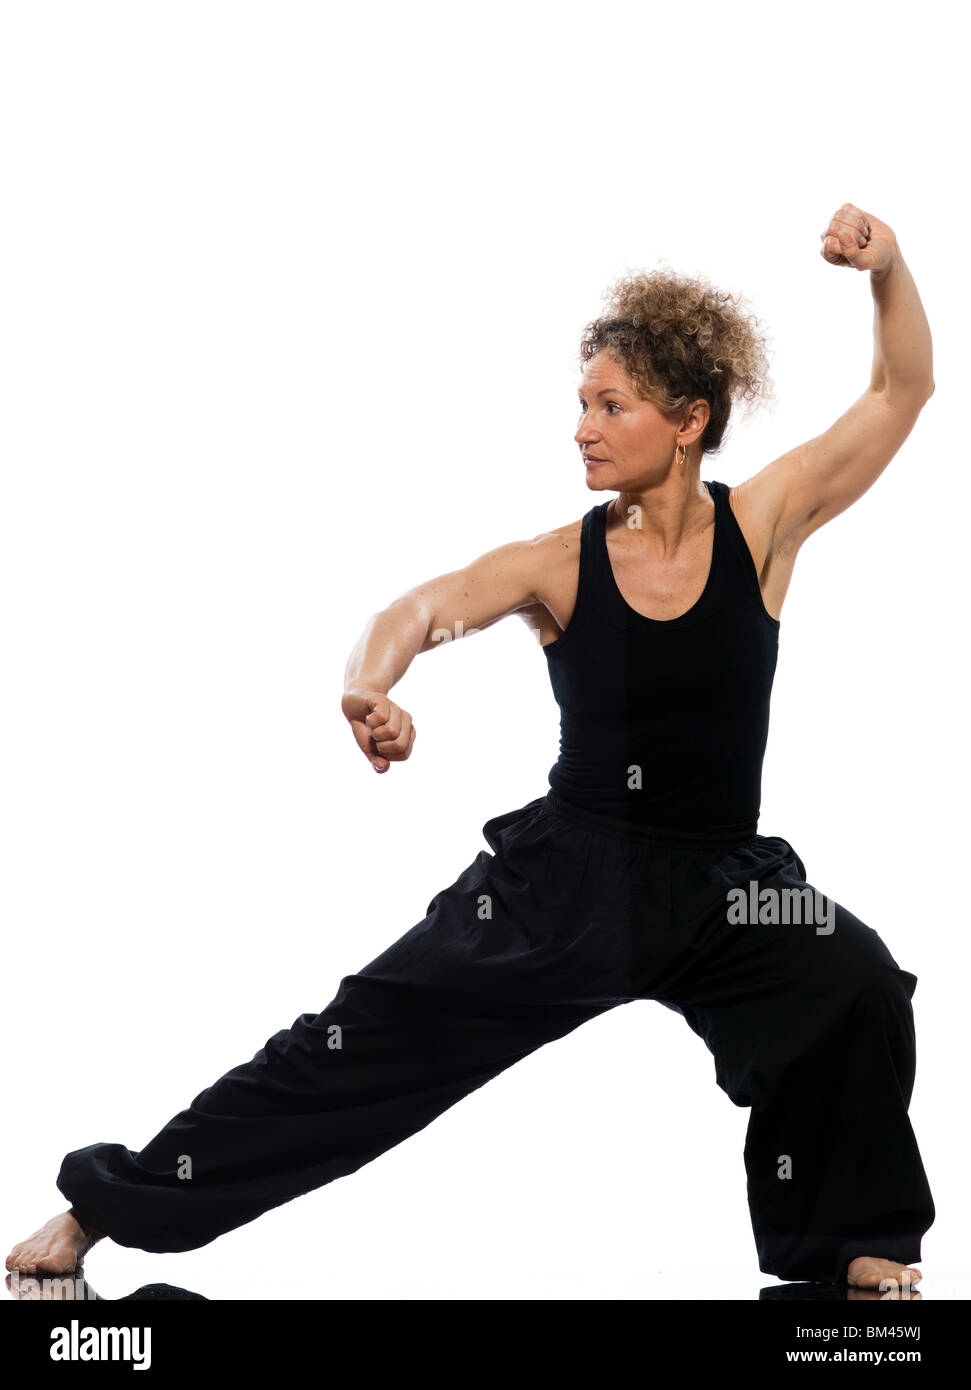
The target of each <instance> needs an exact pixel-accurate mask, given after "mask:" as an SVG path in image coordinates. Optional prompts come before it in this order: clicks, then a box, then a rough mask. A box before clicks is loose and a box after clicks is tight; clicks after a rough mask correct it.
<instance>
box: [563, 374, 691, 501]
mask: <svg viewBox="0 0 971 1390" xmlns="http://www.w3.org/2000/svg"><path fill="white" fill-rule="evenodd" d="M579 395H580V424H579V427H578V429H577V432H576V434H575V435H574V436H573V437H574V439H575V440H576V442H577V443H578V444H579V446H580V450H581V453H582V454H583V456H584V460H585V466H586V475H587V486H588V487H591V488H596V489H600V488H608V489H611V490H613V491H627V492H636V491H637V490H638V488H644V487H650V486H652V485H655V484H657V483H659V482H662V481H663V480H664V479H665V478H666V477H667V476H668V473H669V471H670V469H671V465H672V461H673V458H674V450H675V445H676V443H677V442H678V438H677V436H678V430H679V425H680V421H673V422H672V420H671V419H669V418H668V417H667V416H665V415H664V414H663V413H662V412H661V411H660V410H659V409H658V408H657V406H656V405H654V404H653V402H651V401H646V400H644V399H643V398H642V397H640V396H638V395H637V393H636V390H635V387H634V383H633V382H632V381H631V379H630V377H629V376H628V375H627V371H626V369H625V368H624V367H623V366H621V364H620V363H619V362H618V361H617V360H616V358H614V357H612V356H610V354H609V353H607V352H605V351H604V352H598V353H595V354H594V356H593V357H591V358H590V359H589V360H588V361H587V363H586V366H585V368H584V372H583V375H582V377H581V379H580V386H579ZM686 433H689V432H686ZM694 437H696V435H692V437H691V438H687V439H685V440H684V442H685V444H686V445H687V444H690V443H691V442H692V438H694Z"/></svg>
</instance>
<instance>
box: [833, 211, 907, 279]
mask: <svg viewBox="0 0 971 1390" xmlns="http://www.w3.org/2000/svg"><path fill="white" fill-rule="evenodd" d="M819 239H820V241H821V242H822V243H823V245H822V249H821V250H820V253H819V254H820V255H821V256H822V258H823V260H824V261H828V262H829V264H830V265H849V266H852V267H853V269H854V270H876V271H881V270H886V269H887V268H888V266H889V265H890V263H891V261H892V260H893V258H894V256H895V255H896V253H897V238H896V237H895V236H894V234H893V231H892V230H891V229H890V228H889V227H888V226H887V224H886V222H881V221H880V220H879V219H878V218H876V217H873V216H871V214H870V213H868V212H863V210H862V209H861V208H858V207H856V206H855V205H854V204H853V203H844V204H843V206H842V207H841V208H839V209H838V210H837V211H836V212H834V213H833V216H832V219H831V220H830V224H829V226H828V227H827V228H826V230H825V232H820V234H819Z"/></svg>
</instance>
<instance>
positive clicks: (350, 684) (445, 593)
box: [341, 534, 555, 772]
mask: <svg viewBox="0 0 971 1390" xmlns="http://www.w3.org/2000/svg"><path fill="white" fill-rule="evenodd" d="M553 543H555V538H554V537H552V536H550V535H549V534H544V535H542V536H539V537H537V538H536V539H535V540H531V541H513V542H511V543H510V544H509V545H503V546H500V547H499V548H498V549H496V550H490V551H487V552H486V554H485V555H480V556H479V558H478V559H477V560H473V561H472V563H471V564H470V565H467V566H466V567H465V568H464V569H460V570H453V571H451V572H450V573H448V574H442V575H438V576H437V577H436V578H434V579H429V580H426V581H425V582H424V583H423V584H419V585H417V586H416V587H415V588H413V589H409V590H408V591H407V593H404V594H402V595H401V596H400V598H397V599H395V600H394V601H393V602H392V603H390V604H389V605H388V607H387V608H383V609H381V611H380V612H378V613H375V614H374V615H373V616H372V617H371V618H369V619H368V622H367V626H366V627H365V629H364V631H363V632H362V633H361V636H360V637H359V638H358V640H357V642H356V643H355V645H354V647H353V649H352V651H351V654H350V656H349V657H348V659H347V665H346V667H345V671H344V694H343V697H342V699H341V710H342V711H343V714H344V716H345V718H346V719H347V720H348V721H349V723H350V725H351V728H352V730H353V733H354V737H355V739H356V741H357V744H358V746H359V747H360V748H361V750H362V751H363V752H364V754H365V755H366V756H367V758H368V760H369V761H370V762H371V763H372V764H373V765H374V767H375V768H376V770H377V771H379V772H385V771H387V766H388V763H389V762H393V761H400V760H403V759H405V758H407V757H408V755H409V754H410V752H411V748H412V745H413V743H414V738H415V730H414V726H413V724H412V721H411V715H410V714H409V713H408V711H407V710H403V709H402V708H401V707H400V706H399V705H397V704H395V702H394V701H393V700H389V699H388V698H387V696H388V691H389V690H390V689H391V687H392V686H394V685H396V684H397V683H398V681H400V680H401V678H402V676H403V675H404V674H405V672H406V671H407V670H408V667H409V666H410V665H411V663H412V661H414V659H415V657H416V656H417V655H418V654H419V653H420V652H426V651H431V649H432V648H433V647H435V646H439V645H445V644H447V643H448V642H449V641H452V640H454V639H455V638H459V637H469V636H471V634H472V633H473V632H480V631H481V630H482V629H483V628H486V627H491V626H492V624H493V623H497V622H499V620H500V619H501V618H504V617H506V616H507V615H508V614H510V613H515V612H517V611H518V610H520V609H524V608H529V607H531V606H532V605H534V604H535V603H536V601H537V595H536V593H535V592H534V587H535V585H536V584H538V583H539V575H540V574H541V573H542V567H543V565H544V563H546V564H548V563H549V562H550V554H549V552H550V546H551V544H553Z"/></svg>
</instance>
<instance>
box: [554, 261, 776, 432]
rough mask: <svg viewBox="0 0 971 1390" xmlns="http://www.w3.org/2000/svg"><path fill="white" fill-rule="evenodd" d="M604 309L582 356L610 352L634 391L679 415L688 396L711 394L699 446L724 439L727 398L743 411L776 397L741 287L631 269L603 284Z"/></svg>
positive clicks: (589, 330)
mask: <svg viewBox="0 0 971 1390" xmlns="http://www.w3.org/2000/svg"><path fill="white" fill-rule="evenodd" d="M603 298H604V300H605V301H606V302H607V307H608V312H607V313H606V314H603V315H602V316H601V317H600V318H597V319H594V320H593V321H592V322H591V323H588V324H587V326H586V328H585V329H584V330H583V338H582V340H581V343H580V354H579V355H580V361H581V364H583V363H586V362H587V361H589V359H590V358H591V357H593V355H594V353H597V352H607V353H608V354H609V355H610V356H612V357H613V358H615V360H616V361H618V362H619V363H620V364H621V366H623V367H624V368H625V370H626V371H627V373H628V375H629V376H630V378H631V380H632V382H633V383H634V385H635V387H636V389H637V391H638V393H639V395H640V396H641V397H642V398H643V399H645V400H650V401H653V402H654V404H655V405H656V406H657V407H658V409H659V410H662V411H664V412H665V413H671V414H672V415H677V414H679V413H680V412H681V411H683V410H684V409H685V407H686V406H687V405H688V403H689V402H690V401H694V400H698V399H699V398H700V399H703V400H706V401H707V402H708V405H709V408H710V415H709V419H708V423H707V425H706V426H705V429H704V431H703V433H702V435H701V439H700V443H701V451H702V453H703V454H713V453H715V452H716V451H717V450H718V449H719V448H720V446H721V444H722V441H723V439H724V435H725V431H726V428H727V426H728V420H729V416H730V415H731V411H732V404H733V402H735V401H739V402H741V403H742V405H743V407H744V411H745V413H746V415H748V414H749V413H750V412H751V410H752V409H753V408H757V407H758V405H759V404H762V403H765V402H766V401H770V400H774V395H773V392H772V384H771V378H770V376H769V369H768V356H767V352H766V336H767V335H766V334H765V333H763V332H760V331H759V329H760V328H761V320H760V319H758V318H756V317H755V315H754V314H750V313H745V312H744V311H743V308H742V305H743V304H744V300H743V299H742V297H741V296H740V295H731V294H727V293H725V292H724V291H722V290H718V289H716V288H715V287H714V286H712V285H711V284H709V282H708V281H707V280H705V279H703V278H701V277H697V278H693V279H692V278H690V277H687V276H683V275H677V274H675V273H674V272H673V271H672V270H669V269H661V270H653V271H630V272H628V273H627V274H626V275H623V276H621V278H620V279H619V280H617V281H615V283H614V284H613V285H612V286H611V287H610V288H609V289H608V290H605V291H604V295H603Z"/></svg>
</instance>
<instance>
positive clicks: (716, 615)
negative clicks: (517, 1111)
mask: <svg viewBox="0 0 971 1390" xmlns="http://www.w3.org/2000/svg"><path fill="white" fill-rule="evenodd" d="M705 487H707V489H708V491H709V492H710V493H711V495H712V497H713V498H714V503H715V526H714V539H713V548H712V560H711V568H710V570H709V574H708V581H707V584H706V586H705V589H704V592H703V593H702V595H701V597H700V598H699V599H698V601H697V602H696V603H695V604H694V605H693V606H692V607H691V608H690V609H689V610H688V611H687V612H686V613H683V614H681V616H680V617H677V618H672V619H670V620H668V621H665V620H662V619H656V618H646V617H644V616H643V615H642V614H640V613H638V612H637V611H636V610H635V609H633V608H631V606H630V605H629V604H628V603H627V601H626V600H625V599H624V597H623V595H622V594H621V592H620V589H619V588H618V587H617V583H616V580H615V579H614V574H613V569H612V567H611V564H610V557H609V554H608V551H607V540H606V518H607V508H608V507H609V506H610V501H609V500H608V501H607V502H603V503H601V504H600V505H599V506H596V507H592V508H591V509H590V511H588V512H587V513H586V515H585V516H584V518H583V522H582V527H581V533H580V561H579V564H580V579H579V587H578V590H577V599H576V606H575V609H574V612H573V616H572V618H571V620H570V622H569V624H568V625H567V627H566V629H565V630H564V632H562V633H561V634H560V636H559V637H558V638H557V639H556V641H555V642H550V643H548V644H547V645H546V646H545V647H544V648H543V650H544V651H545V652H546V656H547V661H548V669H549V675H550V682H551V684H552V687H553V694H554V697H555V699H556V702H557V704H558V705H559V707H560V754H559V758H558V760H557V762H556V763H555V764H554V766H553V767H552V768H551V769H550V773H549V784H550V788H551V790H552V792H553V794H554V797H553V799H554V801H555V799H556V798H559V799H560V801H562V802H564V803H566V804H567V805H568V806H573V807H576V808H577V809H578V810H580V811H581V812H587V813H590V814H594V815H598V816H601V817H606V818H609V819H610V820H611V821H614V822H617V823H623V824H625V825H627V826H636V827H638V828H639V829H640V830H641V831H647V832H650V831H651V830H656V831H657V832H659V834H661V835H662V836H663V834H664V833H665V832H669V833H678V832H681V833H687V834H688V835H689V836H690V835H691V834H692V833H694V834H695V835H697V836H698V838H699V839H700V840H701V841H703V842H704V843H706V844H708V843H710V844H724V845H736V844H743V843H745V842H746V841H747V840H750V839H751V838H752V837H753V836H754V835H755V834H756V833H757V830H758V821H759V810H760V806H761V797H762V760H763V757H764V754H765V744H766V739H767V737H768V731H769V699H770V695H771V691H772V681H773V678H774V676H775V668H776V658H777V656H778V641H779V626H780V624H779V620H778V619H777V618H773V617H771V616H770V614H769V613H768V612H767V610H766V608H765V604H764V603H763V601H762V594H761V591H760V589H759V581H758V575H757V573H756V570H755V562H754V561H753V559H752V554H751V551H750V550H749V548H748V545H747V544H746V541H745V537H744V536H743V535H742V532H741V530H740V528H739V525H738V522H737V521H736V520H735V515H734V513H733V511H732V509H731V505H730V503H729V500H728V492H729V489H728V486H727V484H725V483H717V482H706V483H705Z"/></svg>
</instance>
